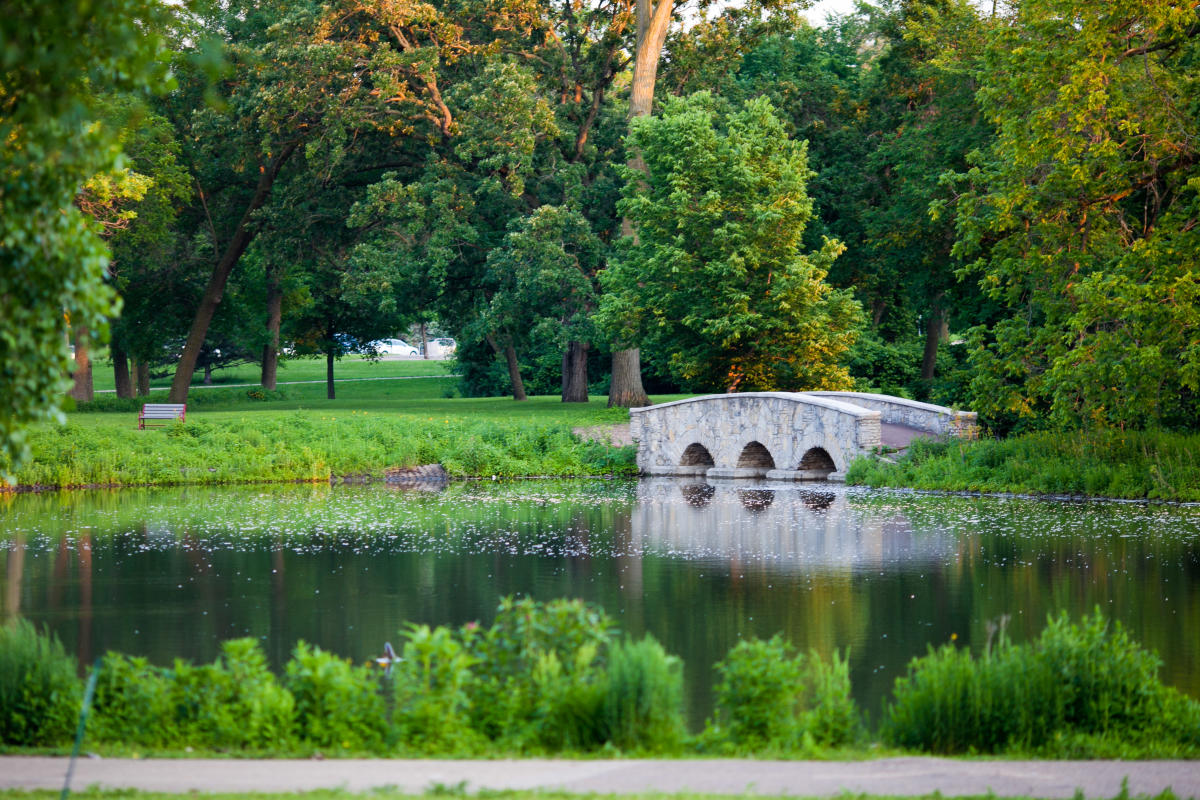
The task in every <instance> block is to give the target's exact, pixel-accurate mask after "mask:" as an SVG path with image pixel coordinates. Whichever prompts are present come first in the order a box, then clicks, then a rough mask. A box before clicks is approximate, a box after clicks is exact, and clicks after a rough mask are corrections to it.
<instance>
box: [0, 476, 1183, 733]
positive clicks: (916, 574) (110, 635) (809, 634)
mask: <svg viewBox="0 0 1200 800" xmlns="http://www.w3.org/2000/svg"><path fill="white" fill-rule="evenodd" d="M0 575H2V576H3V577H0V590H2V591H0V597H2V599H3V614H4V615H5V616H6V617H11V616H23V617H26V618H28V619H30V620H32V621H34V622H35V623H38V624H39V625H46V626H49V627H50V628H51V629H52V630H54V631H55V632H56V633H57V634H58V635H59V636H60V637H61V638H62V640H63V642H64V643H65V644H66V646H67V648H68V649H69V650H70V651H72V652H75V653H77V654H78V656H79V659H80V661H81V663H88V662H90V661H91V660H92V659H93V658H94V657H95V656H96V655H99V654H101V653H102V652H104V651H105V650H108V649H115V650H120V651H123V652H126V653H131V654H141V655H145V656H148V657H149V658H150V659H151V660H152V661H154V662H156V663H160V664H168V663H170V661H171V660H172V659H174V658H175V657H182V658H188V659H193V660H210V659H212V658H213V657H214V655H215V654H216V652H217V648H218V644H219V642H220V641H221V640H223V639H227V638H231V637H235V636H255V637H259V638H261V639H262V641H263V643H264V646H265V648H266V650H267V652H268V654H269V655H270V657H271V659H272V661H273V662H274V663H275V664H276V665H280V664H282V663H283V662H285V661H286V660H287V657H288V654H289V651H290V649H291V648H292V646H293V645H294V644H295V642H296V640H298V639H305V640H307V641H310V642H314V643H316V644H319V645H320V646H321V647H324V648H327V649H329V650H333V651H335V652H337V653H340V654H343V655H346V656H350V657H353V658H354V659H356V660H363V659H366V658H368V657H370V656H374V655H377V654H378V653H379V652H380V651H381V649H382V646H383V643H384V642H385V641H392V642H393V643H396V642H398V641H399V639H400V634H399V631H400V630H401V628H402V627H403V626H404V624H405V623H408V622H414V623H430V624H443V623H449V624H455V625H457V624H461V623H464V622H468V621H471V620H479V621H481V622H485V623H486V622H487V621H489V620H490V619H491V616H492V614H493V612H494V609H495V607H496V604H497V601H498V600H499V598H500V597H502V596H503V595H505V594H527V595H532V596H533V597H536V598H539V599H550V598H554V597H582V598H584V599H586V600H590V601H592V602H595V603H598V604H600V605H602V606H603V607H604V608H605V609H606V610H607V611H608V612H609V614H611V615H612V616H613V617H614V618H615V619H616V620H617V622H618V624H619V625H620V626H621V628H622V629H623V630H626V631H629V632H630V633H633V634H635V635H636V634H641V633H642V632H644V631H649V632H651V633H653V634H654V635H655V636H656V637H657V638H658V639H659V640H660V641H661V642H663V644H664V645H665V646H666V647H667V649H668V650H670V651H671V652H673V653H676V654H678V655H680V656H682V657H683V659H684V662H685V668H686V674H687V680H688V686H689V697H690V705H691V708H690V711H691V715H692V719H693V722H694V723H696V724H699V723H700V721H702V719H703V717H704V715H705V714H706V713H707V712H708V709H709V707H710V702H711V701H710V691H711V682H712V665H713V664H714V663H715V662H716V661H718V660H719V659H720V658H721V657H722V656H723V655H724V653H725V652H727V651H728V649H729V648H730V647H732V646H733V645H734V644H735V643H736V642H737V641H738V639H739V638H741V637H746V636H760V637H766V636H770V635H772V634H774V633H778V632H781V633H783V634H784V635H786V636H787V637H788V638H789V639H790V640H791V641H792V642H794V643H795V644H796V645H798V646H800V647H802V648H809V647H815V648H816V649H818V650H819V651H821V652H823V653H829V652H830V651H832V650H834V649H835V648H838V649H841V650H847V649H848V650H849V652H850V660H851V668H852V678H853V681H854V686H855V692H856V694H857V697H858V700H859V702H860V703H861V704H862V705H863V707H864V708H865V709H867V710H868V711H869V712H874V711H877V710H878V709H879V707H880V704H881V702H882V701H883V700H884V699H885V697H886V696H887V695H888V693H889V692H890V689H891V685H892V682H893V681H894V680H895V678H896V677H897V676H898V675H900V674H902V673H903V671H904V667H905V665H906V664H907V662H908V661H909V660H910V659H911V658H912V657H913V656H914V655H919V654H922V653H924V652H925V650H926V647H927V646H929V645H931V644H932V645H938V644H941V643H944V642H946V641H949V640H950V639H951V638H952V637H954V638H955V639H956V640H957V641H958V642H959V643H960V644H964V645H969V646H973V647H977V648H978V647H981V646H982V644H983V642H984V641H985V640H986V638H987V633H986V627H987V625H988V623H989V621H992V620H995V619H997V618H999V617H1000V616H1001V615H1005V614H1007V615H1010V617H1011V622H1010V623H1009V631H1010V633H1011V634H1012V635H1013V638H1015V639H1017V640H1022V639H1025V638H1027V637H1029V636H1032V635H1035V634H1036V633H1037V632H1038V631H1040V630H1041V628H1042V627H1043V625H1044V624H1045V619H1046V615H1047V614H1050V613H1057V612H1058V611H1060V610H1066V611H1067V612H1069V613H1071V614H1072V615H1075V616H1078V615H1080V614H1082V613H1085V612H1088V611H1090V610H1092V609H1093V608H1094V607H1096V606H1099V607H1100V608H1101V609H1103V610H1104V611H1105V612H1106V613H1108V614H1109V615H1111V616H1112V617H1113V618H1115V619H1118V620H1120V621H1121V622H1122V623H1123V624H1125V625H1126V627H1128V628H1129V629H1130V630H1131V632H1132V633H1133V635H1134V636H1135V637H1136V638H1137V639H1139V640H1140V641H1141V642H1143V643H1144V644H1146V645H1147V646H1149V647H1152V648H1154V649H1156V650H1157V651H1158V652H1159V654H1160V656H1161V657H1162V659H1163V661H1164V667H1163V673H1162V674H1163V677H1164V679H1165V680H1166V681H1167V682H1169V683H1171V684H1174V685H1175V686H1178V687H1179V688H1180V689H1182V690H1184V691H1186V692H1188V693H1189V694H1191V695H1192V696H1194V697H1200V508H1197V507H1179V506H1175V507H1169V506H1145V505H1139V504H1125V503H1099V502H1088V503H1068V502H1058V501H1036V500H1025V499H996V498H963V497H940V496H930V495H915V494H903V493H881V492H871V491H867V490H856V489H846V488H842V487H835V486H826V485H820V486H809V485H806V486H805V487H803V488H799V487H786V488H777V487H770V488H768V487H765V486H755V485H753V484H747V483H744V482H738V483H733V482H730V483H726V484H718V485H707V484H696V483H688V482H681V481H674V480H669V479H666V480H643V481H640V482H632V481H629V482H620V481H618V482H606V481H573V482H518V483H490V482H489V483H460V484H453V485H451V486H449V487H448V488H445V489H444V490H440V491H411V490H398V489H394V488H390V487H386V486H366V487H342V486H338V487H330V486H300V487H296V486H278V487H276V486H272V487H254V488H244V487H243V488H186V489H158V490H140V489H126V490H120V491H88V492H62V493H54V494H40V495H18V496H13V495H0Z"/></svg>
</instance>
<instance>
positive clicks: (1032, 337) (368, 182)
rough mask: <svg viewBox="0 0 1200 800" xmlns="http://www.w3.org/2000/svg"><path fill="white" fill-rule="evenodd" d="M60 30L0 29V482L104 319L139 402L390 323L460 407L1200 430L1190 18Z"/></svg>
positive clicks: (236, 18) (258, 18) (1090, 8)
mask: <svg viewBox="0 0 1200 800" xmlns="http://www.w3.org/2000/svg"><path fill="white" fill-rule="evenodd" d="M67 6H68V8H67V9H66V11H67V12H69V13H64V9H63V8H62V4H58V5H57V6H54V5H53V4H50V5H47V4H44V3H35V2H31V0H18V2H16V4H15V5H13V6H12V9H11V11H10V13H8V14H6V15H5V17H4V18H3V20H0V34H2V35H3V39H2V40H3V42H4V48H3V51H2V52H0V137H2V138H0V147H2V148H3V153H4V161H3V164H4V166H3V169H2V171H3V176H2V178H0V180H2V181H3V183H2V184H0V211H2V212H3V213H2V214H0V244H2V248H0V259H2V262H0V265H2V266H3V269H2V270H0V369H2V370H3V373H2V376H0V377H2V378H3V379H2V380H0V463H3V464H5V465H6V469H8V470H9V471H11V467H12V465H13V464H14V463H15V460H17V459H19V458H20V456H21V453H22V452H23V445H22V442H23V431H24V430H25V429H26V428H27V427H28V426H29V425H32V424H36V423H38V422H39V421H42V420H47V419H53V418H54V417H55V416H56V415H57V409H58V408H59V407H60V406H61V398H62V394H63V392H64V390H65V387H66V386H67V382H66V380H65V378H66V375H67V373H68V372H69V370H70V364H69V363H68V362H67V352H68V351H67V342H68V339H69V338H73V339H78V341H79V342H80V344H81V345H86V343H87V342H88V341H89V340H90V339H91V338H92V337H93V336H94V335H97V334H98V335H100V336H103V333H104V330H105V327H106V323H108V322H111V331H112V340H111V347H110V350H109V359H110V361H111V363H112V367H113V369H114V372H115V376H116V383H117V386H118V391H119V393H120V394H122V395H123V396H129V395H131V394H132V393H133V391H134V384H135V383H136V386H137V390H138V391H139V392H144V391H145V390H146V384H147V382H148V372H149V370H150V369H151V368H156V369H173V370H174V381H173V385H172V389H171V397H172V399H173V400H176V401H180V400H182V399H184V398H186V396H187V392H188V390H189V387H190V385H191V382H192V380H193V372H195V371H196V369H198V368H203V367H204V366H205V365H206V364H207V365H209V366H210V367H211V366H213V365H214V363H216V362H215V361H214V359H215V358H216V353H217V351H220V352H221V354H222V355H221V359H228V358H231V357H232V358H236V359H240V360H243V361H245V360H253V361H258V362H260V363H261V374H262V381H263V385H264V386H266V387H268V388H273V387H274V386H275V383H276V364H277V362H278V361H279V360H280V359H281V358H283V359H286V358H296V357H315V356H317V355H324V357H325V358H326V359H327V362H328V365H329V370H328V374H329V376H330V378H331V379H332V375H333V369H334V364H335V362H336V360H337V358H338V357H339V356H340V355H341V354H343V353H346V352H350V351H354V350H356V349H362V347H361V345H365V344H366V342H367V341H369V340H370V339H372V338H390V337H391V336H397V335H405V328H406V327H407V326H410V325H418V326H421V327H420V330H428V329H429V327H430V326H435V327H436V328H437V330H438V331H440V332H442V333H444V334H447V335H451V336H454V337H455V338H456V339H458V341H459V347H458V350H457V354H456V358H457V359H458V365H457V367H458V371H459V372H460V374H462V375H463V376H464V377H463V379H462V386H461V388H462V391H463V392H464V393H467V394H481V393H492V394H500V393H505V392H508V393H511V394H512V395H513V396H514V397H515V398H520V397H523V396H525V395H526V394H531V393H547V392H560V393H561V397H562V399H563V400H564V401H569V402H578V401H586V400H587V399H588V397H589V394H591V395H596V394H601V393H604V392H605V391H610V399H613V400H614V401H615V402H617V403H618V404H628V403H634V402H644V401H645V400H644V398H645V391H646V390H647V389H648V390H650V391H652V392H667V391H671V392H677V391H685V390H686V391H713V390H749V389H765V388H780V389H802V388H816V387H826V388H828V387H847V388H849V387H853V388H858V389H863V390H872V391H875V390H880V391H888V392H893V393H901V394H906V395H909V396H913V397H916V398H919V399H931V400H934V401H936V402H941V403H945V404H948V405H957V406H962V407H968V408H973V409H976V410H978V411H980V412H981V413H982V415H983V416H982V420H983V422H984V423H985V424H986V425H987V426H989V427H990V428H991V429H992V430H993V431H996V432H1001V433H1003V432H1006V431H1010V430H1014V429H1021V428H1028V427H1036V426H1047V425H1057V426H1077V425H1121V426H1136V427H1151V428H1152V427H1163V426H1165V427H1174V428H1195V427H1196V426H1197V425H1198V424H1200V423H1198V420H1200V332H1198V331H1200V316H1198V314H1200V312H1198V311H1197V308H1198V306H1197V300H1200V278H1198V277H1197V273H1196V267H1195V265H1196V263H1197V256H1198V255H1200V241H1198V238H1197V237H1198V236H1200V197H1198V193H1200V172H1198V170H1200V151H1198V150H1197V145H1196V142H1197V140H1198V135H1197V134H1198V129H1200V104H1198V102H1197V100H1196V98H1197V97H1200V86H1197V80H1198V78H1197V76H1198V75H1200V69H1198V66H1200V64H1198V63H1197V62H1198V59H1200V9H1198V8H1197V7H1196V6H1195V4H1190V5H1189V4H1179V3H1175V2H1172V1H1171V0H1136V1H1135V0H1116V2H1112V3H1107V4H1103V5H1097V4H1095V3H1090V2H1086V1H1085V0H1009V1H1008V2H1005V3H997V4H993V5H992V6H988V7H981V6H980V4H977V3H974V2H970V0H881V2H879V4H878V5H871V4H862V5H860V6H859V7H858V9H857V10H856V11H855V12H854V13H852V14H848V15H845V16H843V17H840V18H837V19H834V20H832V21H830V22H829V23H828V24H827V25H825V26H824V27H813V26H811V25H810V24H808V22H807V21H805V19H804V18H803V15H802V13H801V11H802V10H801V7H800V6H801V4H800V3H798V2H793V1H792V0H756V1H755V2H751V3H747V4H744V5H742V6H740V7H737V8H734V7H729V6H722V7H718V6H717V5H716V4H713V3H709V2H707V1H706V0H703V1H701V2H697V3H694V4H690V5H689V4H686V3H682V2H676V1H675V0H660V1H659V2H657V3H655V2H651V0H596V2H593V3H588V4H579V3H561V4H559V3H550V2H548V1H547V0H511V1H510V2H503V3H493V2H477V0H460V2H456V3H443V2H440V1H438V2H428V3H426V2H383V0H332V2H318V1H317V0H228V1H226V2H221V3H215V4H197V5H196V6H195V7H192V6H190V5H183V6H180V5H173V4H162V3H151V2H143V0H97V1H96V2H89V3H82V2H80V3H68V4H67ZM50 41H53V42H57V43H61V46H59V45H56V46H55V47H53V48H49V47H45V46H44V45H43V44H42V43H44V42H50ZM215 65H220V68H219V69H216V68H214V67H215ZM122 305H123V307H124V312H123V314H121V315H118V311H119V308H120V307H121V306H122ZM81 349H84V352H86V349H85V348H81ZM231 354H232V355H231ZM77 357H78V358H79V359H80V366H81V369H80V371H79V374H80V377H81V379H82V380H86V377H87V373H86V372H85V370H83V369H82V366H83V363H84V362H86V360H87V359H86V357H85V356H82V355H80V356H77ZM610 358H611V364H612V366H611V367H610V366H609V364H610ZM135 373H136V378H137V380H136V381H134V380H133V374H135ZM78 383H79V382H77V384H78ZM330 385H331V386H332V382H331V384H330ZM74 396H76V397H77V398H80V399H82V400H86V398H87V397H88V394H87V392H86V391H76V392H75V393H74Z"/></svg>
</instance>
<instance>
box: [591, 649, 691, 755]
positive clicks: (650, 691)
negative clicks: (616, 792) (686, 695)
mask: <svg viewBox="0 0 1200 800" xmlns="http://www.w3.org/2000/svg"><path fill="white" fill-rule="evenodd" d="M601 715H602V718H603V721H604V738H605V739H606V740H607V741H609V742H611V743H612V744H613V745H615V746H617V747H619V748H621V749H622V750H634V751H645V752H660V753H671V752H676V751H678V750H679V749H680V747H681V746H682V744H683V737H684V724H683V662H682V661H680V660H679V659H678V658H677V657H675V656H672V655H669V654H668V653H667V651H666V650H664V649H663V647H662V645H661V644H659V643H658V642H657V641H655V640H654V638H653V637H652V636H650V635H649V634H647V635H646V637H645V638H644V639H642V640H641V641H634V640H632V639H628V638H626V639H625V640H624V641H620V642H616V643H614V644H613V645H612V647H610V648H609V651H608V669H607V671H606V680H605V691H604V704H603V707H602V710H601Z"/></svg>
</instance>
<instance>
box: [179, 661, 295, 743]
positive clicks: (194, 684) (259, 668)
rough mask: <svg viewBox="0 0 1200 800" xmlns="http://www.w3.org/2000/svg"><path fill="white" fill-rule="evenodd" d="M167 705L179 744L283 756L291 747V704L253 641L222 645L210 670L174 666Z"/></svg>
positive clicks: (210, 665) (293, 716)
mask: <svg viewBox="0 0 1200 800" xmlns="http://www.w3.org/2000/svg"><path fill="white" fill-rule="evenodd" d="M171 702H172V705H174V707H175V710H176V721H177V723H178V725H179V727H180V732H181V735H182V736H181V738H183V739H184V740H186V741H188V742H195V743H196V744H198V745H200V746H203V747H211V748H214V749H248V750H286V749H288V748H290V747H291V746H292V745H293V744H294V741H295V737H294V725H295V713H296V709H295V701H294V700H293V699H292V695H291V694H290V693H289V692H288V691H287V690H286V689H284V688H283V687H282V686H280V685H279V683H278V681H276V680H275V676H274V675H273V674H271V671H270V670H269V669H267V659H266V657H265V656H264V655H263V652H262V649H261V648H260V647H259V645H258V642H257V641H255V640H254V639H250V638H245V639H231V640H229V641H227V642H224V643H223V644H222V645H221V655H220V656H219V657H218V658H217V660H216V661H214V662H213V663H212V664H205V665H202V666H193V665H191V664H188V663H187V662H184V661H179V660H177V661H176V662H175V667H174V670H173V680H172V685H171Z"/></svg>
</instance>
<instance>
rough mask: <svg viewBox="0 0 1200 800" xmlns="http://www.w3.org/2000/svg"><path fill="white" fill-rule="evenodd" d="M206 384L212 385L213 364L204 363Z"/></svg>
mask: <svg viewBox="0 0 1200 800" xmlns="http://www.w3.org/2000/svg"><path fill="white" fill-rule="evenodd" d="M204 385H205V386H212V364H205V365H204Z"/></svg>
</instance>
